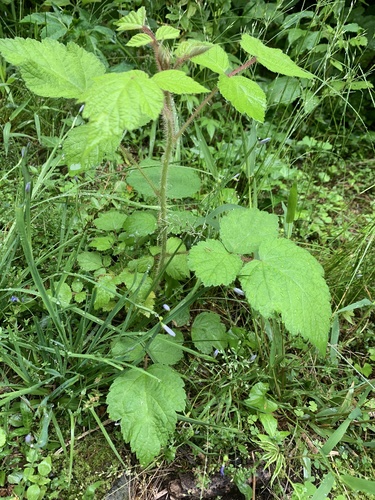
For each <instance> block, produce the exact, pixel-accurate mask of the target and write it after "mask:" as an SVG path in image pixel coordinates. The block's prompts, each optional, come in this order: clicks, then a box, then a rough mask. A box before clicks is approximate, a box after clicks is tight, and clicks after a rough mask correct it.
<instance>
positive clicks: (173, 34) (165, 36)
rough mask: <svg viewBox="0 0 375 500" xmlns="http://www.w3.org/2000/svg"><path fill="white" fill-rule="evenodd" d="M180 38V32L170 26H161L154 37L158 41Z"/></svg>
mask: <svg viewBox="0 0 375 500" xmlns="http://www.w3.org/2000/svg"><path fill="white" fill-rule="evenodd" d="M179 36H180V30H178V29H176V28H173V27H172V26H161V27H160V28H158V29H157V30H156V33H155V37H156V40H158V41H163V40H174V39H175V38H178V37H179Z"/></svg>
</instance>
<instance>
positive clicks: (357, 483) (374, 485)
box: [340, 474, 375, 495]
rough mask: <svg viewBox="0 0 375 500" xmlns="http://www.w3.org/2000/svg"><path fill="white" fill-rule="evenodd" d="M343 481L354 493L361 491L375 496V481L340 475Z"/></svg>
mask: <svg viewBox="0 0 375 500" xmlns="http://www.w3.org/2000/svg"><path fill="white" fill-rule="evenodd" d="M340 479H341V481H342V482H343V483H344V484H346V485H347V486H349V488H351V489H352V490H354V491H361V492H362V493H367V494H368V495H375V481H369V480H368V479H363V478H360V477H353V476H350V475H349V474H340Z"/></svg>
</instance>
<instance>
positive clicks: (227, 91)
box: [218, 75, 267, 122]
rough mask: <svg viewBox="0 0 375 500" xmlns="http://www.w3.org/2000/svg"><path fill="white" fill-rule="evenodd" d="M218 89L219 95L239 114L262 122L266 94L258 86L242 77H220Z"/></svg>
mask: <svg viewBox="0 0 375 500" xmlns="http://www.w3.org/2000/svg"><path fill="white" fill-rule="evenodd" d="M218 87H219V90H220V93H221V94H222V96H223V97H225V99H227V100H228V101H229V102H230V103H231V104H232V106H234V107H235V108H236V109H237V111H239V112H240V113H246V114H247V115H248V116H250V118H254V120H257V121H259V122H264V114H265V110H266V104H267V102H266V94H265V93H264V92H263V90H262V89H261V88H260V87H259V85H258V84H257V83H255V82H253V81H252V80H249V79H248V78H245V77H244V76H232V77H231V78H229V77H228V76H226V75H220V77H219V82H218Z"/></svg>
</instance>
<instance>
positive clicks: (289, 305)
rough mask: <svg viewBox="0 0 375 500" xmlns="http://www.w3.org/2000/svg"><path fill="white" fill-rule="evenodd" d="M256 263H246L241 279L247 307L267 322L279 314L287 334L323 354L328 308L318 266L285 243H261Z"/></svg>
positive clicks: (326, 335) (291, 244)
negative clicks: (306, 342)
mask: <svg viewBox="0 0 375 500" xmlns="http://www.w3.org/2000/svg"><path fill="white" fill-rule="evenodd" d="M259 259H260V260H253V261H251V262H249V263H247V264H246V265H245V266H244V267H243V269H242V271H241V276H240V281H241V285H242V289H243V291H244V292H245V293H246V298H247V300H248V301H249V303H250V305H251V306H252V307H253V308H254V309H256V310H257V311H259V313H260V314H261V315H262V316H264V317H266V318H268V317H271V316H272V315H273V314H274V313H280V314H281V317H282V320H283V322H284V323H285V326H286V328H287V329H288V330H289V332H290V333H292V334H293V335H297V334H301V335H302V336H303V337H304V338H305V339H306V340H309V341H310V342H311V343H312V344H314V345H315V346H316V347H317V348H318V349H319V350H320V352H321V354H324V353H325V349H326V346H327V340H328V331H329V327H330V317H331V307H330V295H329V291H328V287H327V284H326V282H325V281H324V278H323V269H322V267H321V265H320V264H319V263H318V262H317V260H316V259H315V258H314V257H313V256H312V255H311V254H310V253H309V252H307V251H306V250H305V249H303V248H300V247H297V246H296V245H295V244H294V243H293V242H292V241H290V240H284V239H278V240H275V239H272V240H268V241H265V242H264V243H261V244H260V246H259Z"/></svg>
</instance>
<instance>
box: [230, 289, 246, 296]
mask: <svg viewBox="0 0 375 500" xmlns="http://www.w3.org/2000/svg"><path fill="white" fill-rule="evenodd" d="M233 291H234V293H236V294H237V295H239V296H240V297H244V296H245V292H244V291H243V290H241V288H236V287H235V288H233Z"/></svg>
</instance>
